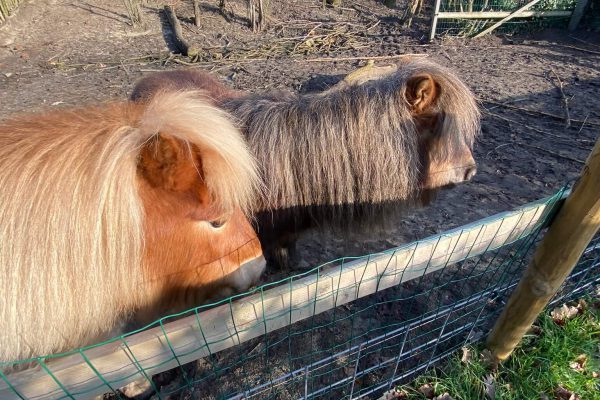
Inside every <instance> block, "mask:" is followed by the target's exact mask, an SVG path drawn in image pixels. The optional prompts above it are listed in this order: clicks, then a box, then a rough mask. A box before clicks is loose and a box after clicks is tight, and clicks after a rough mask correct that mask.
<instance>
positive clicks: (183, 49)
mask: <svg viewBox="0 0 600 400" xmlns="http://www.w3.org/2000/svg"><path fill="white" fill-rule="evenodd" d="M165 13H166V14H167V19H168V20H169V23H170V24H171V28H172V30H173V43H174V44H175V47H177V50H178V51H179V52H180V53H181V54H183V55H184V56H188V57H194V56H197V55H198V53H199V51H198V49H197V48H195V47H192V46H190V45H189V43H188V42H187V41H186V40H185V39H184V38H183V34H182V33H181V24H180V23H179V20H178V19H177V15H175V10H174V8H173V7H171V6H168V5H167V6H165Z"/></svg>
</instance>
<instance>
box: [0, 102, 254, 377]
mask: <svg viewBox="0 0 600 400" xmlns="http://www.w3.org/2000/svg"><path fill="white" fill-rule="evenodd" d="M159 132H164V133H168V134H169V135H171V136H174V137H176V138H178V139H181V140H183V141H186V142H188V143H191V144H194V145H196V146H197V147H198V148H200V150H201V152H202V153H203V172H204V179H205V182H206V184H207V186H208V188H209V191H210V192H211V194H212V196H213V197H214V198H215V199H217V200H218V201H219V202H220V204H221V206H222V207H225V208H232V207H237V206H239V207H241V208H242V209H243V210H245V211H250V210H251V208H252V205H253V204H255V202H256V199H255V195H256V189H257V185H258V183H257V182H258V177H257V172H256V168H255V162H254V160H253V158H252V157H251V156H250V153H249V151H248V149H247V148H246V145H245V143H244V141H243V139H242V138H241V137H240V135H239V132H238V131H237V129H236V128H235V127H234V126H233V125H232V123H231V122H230V120H229V116H228V115H227V114H226V113H225V112H223V111H220V110H218V109H216V108H215V107H212V106H210V105H208V103H207V102H205V101H203V100H200V99H199V98H198V93H193V92H191V93H185V94H184V93H170V94H160V95H158V96H156V97H155V98H154V99H153V100H152V101H151V102H150V103H149V104H147V105H136V104H132V103H113V104H107V105H104V106H98V107H87V108H81V109H72V110H62V111H54V112H51V113H47V114H44V115H28V116H21V117H17V118H14V119H12V120H9V121H6V122H4V123H1V124H0V293H1V295H2V299H1V301H0V321H1V322H0V362H2V361H3V362H9V361H12V360H15V359H17V358H19V359H20V358H27V357H33V356H39V355H45V354H50V353H54V352H61V351H65V350H68V349H70V348H72V347H79V346H81V345H82V344H86V343H90V341H92V340H97V339H98V338H99V337H102V336H105V335H106V334H107V333H108V332H109V331H110V329H112V328H113V327H114V326H115V325H116V324H117V322H118V320H119V318H122V317H124V316H126V314H127V313H128V312H131V310H133V309H134V308H135V307H136V306H138V305H139V304H140V303H141V302H143V301H145V300H144V299H143V296H144V289H143V288H142V287H140V282H141V281H142V280H143V277H144V271H143V268H142V265H141V262H142V254H143V253H142V252H143V246H144V243H143V232H144V231H143V227H144V211H143V206H142V203H141V200H140V197H139V195H138V183H137V179H138V171H137V163H138V156H139V153H140V149H141V147H142V146H143V145H144V143H146V142H147V141H148V140H150V139H151V138H152V137H154V136H155V135H157V134H158V133H159ZM204 156H205V157H204ZM1 369H2V367H1V365H0V370H1Z"/></svg>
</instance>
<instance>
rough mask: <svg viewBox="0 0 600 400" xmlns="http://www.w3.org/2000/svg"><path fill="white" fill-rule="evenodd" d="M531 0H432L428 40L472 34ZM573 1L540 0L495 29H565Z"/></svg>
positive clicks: (511, 30) (573, 7)
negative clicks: (433, 7)
mask: <svg viewBox="0 0 600 400" xmlns="http://www.w3.org/2000/svg"><path fill="white" fill-rule="evenodd" d="M531 2H532V0H436V6H435V7H436V8H435V12H434V17H433V21H432V29H431V35H430V37H431V39H433V38H434V37H435V36H443V35H450V36H461V37H462V36H466V37H469V36H474V35H477V34H478V33H481V32H483V31H485V30H486V29H487V28H489V27H491V26H492V25H493V24H495V23H496V22H498V21H499V20H501V19H503V18H507V17H509V16H511V14H513V13H514V12H515V11H517V10H519V9H520V8H522V7H523V6H525V5H527V4H528V3H531ZM576 2H577V0H540V1H539V2H537V3H536V4H534V5H532V6H531V7H529V8H527V9H526V10H524V11H522V12H520V13H518V14H516V13H515V14H514V17H512V18H511V19H510V20H509V21H506V22H504V23H502V25H501V26H499V27H498V28H496V29H495V32H501V33H502V32H503V33H517V32H527V31H532V30H537V29H540V28H544V27H560V28H566V27H567V25H568V24H569V20H570V18H571V15H572V13H573V10H574V9H575V4H576Z"/></svg>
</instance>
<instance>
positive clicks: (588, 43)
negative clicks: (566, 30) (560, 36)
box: [569, 35, 600, 47]
mask: <svg viewBox="0 0 600 400" xmlns="http://www.w3.org/2000/svg"><path fill="white" fill-rule="evenodd" d="M569 37H570V38H571V39H573V40H577V41H578V42H581V43H585V44H587V45H590V46H594V47H600V46H599V45H597V44H594V43H590V42H586V41H585V40H583V39H579V38H576V37H575V36H571V35H569Z"/></svg>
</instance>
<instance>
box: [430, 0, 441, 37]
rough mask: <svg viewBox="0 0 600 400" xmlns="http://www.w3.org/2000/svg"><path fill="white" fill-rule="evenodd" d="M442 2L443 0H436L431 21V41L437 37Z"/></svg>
mask: <svg viewBox="0 0 600 400" xmlns="http://www.w3.org/2000/svg"><path fill="white" fill-rule="evenodd" d="M440 2H441V0H435V7H434V9H433V19H432V21H431V32H430V33H429V41H430V42H431V41H432V40H433V38H435V30H436V29H437V23H438V14H439V13H440Z"/></svg>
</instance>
